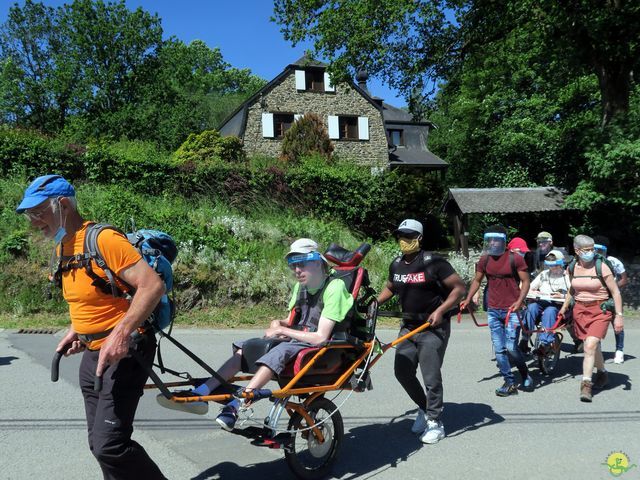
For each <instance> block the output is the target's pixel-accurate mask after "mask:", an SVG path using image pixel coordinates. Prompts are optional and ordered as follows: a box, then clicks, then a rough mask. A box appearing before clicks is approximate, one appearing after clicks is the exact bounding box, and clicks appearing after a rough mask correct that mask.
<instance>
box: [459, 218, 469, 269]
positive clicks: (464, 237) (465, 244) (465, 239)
mask: <svg viewBox="0 0 640 480" xmlns="http://www.w3.org/2000/svg"><path fill="white" fill-rule="evenodd" d="M461 224H462V228H461V230H462V232H461V233H462V234H461V239H460V243H462V254H463V255H464V256H465V258H469V228H468V222H467V215H466V214H463V215H462V219H461Z"/></svg>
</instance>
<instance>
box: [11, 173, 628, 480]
mask: <svg viewBox="0 0 640 480" xmlns="http://www.w3.org/2000/svg"><path fill="white" fill-rule="evenodd" d="M17 212H18V213H23V214H25V216H26V217H27V218H28V220H29V221H30V223H31V225H32V226H34V227H35V228H37V229H39V230H40V231H41V232H42V233H43V234H44V235H45V236H46V237H47V238H50V239H53V240H54V241H55V243H56V247H55V249H56V250H55V252H56V255H55V258H56V259H57V262H56V264H57V269H56V271H55V272H52V273H53V277H55V279H56V280H57V281H58V283H59V284H60V285H61V287H62V292H63V295H64V298H65V300H66V301H67V302H68V304H69V312H70V317H71V328H70V329H69V332H68V333H67V334H66V335H65V336H64V338H63V339H62V340H61V341H60V343H59V345H58V347H57V351H59V352H62V353H64V354H65V355H69V354H74V353H79V352H84V355H83V359H82V362H81V366H80V376H79V377H80V387H81V391H82V395H83V397H84V403H85V410H86V417H87V429H88V439H89V448H90V450H91V452H92V453H93V455H94V456H95V457H96V459H97V461H98V463H99V465H100V468H101V469H102V472H103V475H104V478H105V479H129V478H131V479H133V478H146V479H162V478H165V477H164V476H163V474H162V473H161V471H160V469H159V468H158V466H157V465H156V464H155V463H154V461H153V460H152V459H151V458H150V457H149V456H148V455H147V453H146V452H145V450H144V449H143V448H142V446H140V445H139V444H137V443H136V442H135V441H133V440H132V439H131V434H132V432H133V420H134V416H135V411H136V408H137V405H138V401H139V398H140V397H141V395H142V392H143V386H144V384H145V382H146V381H147V374H146V372H145V370H144V368H142V365H141V362H142V363H144V364H146V365H147V366H150V365H151V364H152V362H153V359H154V354H155V348H156V341H155V336H154V334H153V330H152V329H143V328H141V327H143V325H144V324H145V321H147V320H148V319H149V318H150V315H157V314H158V313H157V312H158V311H159V310H158V309H159V308H160V307H159V306H158V305H160V306H163V305H164V304H163V302H164V301H165V300H166V291H167V290H168V289H170V283H168V282H167V280H168V279H167V276H168V275H169V274H168V273H165V274H164V275H163V274H162V272H161V271H160V270H158V268H157V264H158V259H159V258H164V256H162V255H160V254H159V253H158V250H153V249H152V250H151V252H152V253H149V251H148V250H141V249H140V248H136V245H138V244H136V243H135V242H132V240H131V239H130V238H129V239H128V238H127V237H126V236H125V235H123V234H122V233H120V232H119V231H117V230H115V229H113V228H110V227H106V228H105V227H104V226H102V228H96V227H95V224H94V223H92V222H89V221H85V220H84V219H83V218H82V217H81V216H80V214H79V213H78V210H77V205H76V201H75V191H74V189H73V187H72V186H71V185H70V184H69V183H68V182H67V181H66V180H65V179H64V178H62V177H61V176H59V175H46V176H43V177H39V178H37V179H36V180H34V181H33V182H32V183H31V184H30V185H29V187H28V188H27V189H26V191H25V194H24V197H23V199H22V201H21V203H20V205H19V206H18V208H17ZM394 235H395V238H396V240H397V242H398V246H399V249H400V251H401V255H399V256H398V257H397V258H395V259H394V260H393V261H392V262H391V264H390V266H389V273H388V277H387V281H386V283H385V284H384V286H383V287H382V290H381V292H380V293H379V295H378V298H377V300H378V302H379V303H380V304H383V303H385V302H386V301H388V300H390V299H391V298H392V297H394V296H397V297H398V299H399V303H400V305H401V308H402V312H403V322H402V325H401V328H400V331H399V336H403V335H405V334H406V333H407V332H409V331H411V330H413V329H415V328H416V327H417V326H419V325H422V324H424V323H425V322H429V323H430V328H428V329H426V330H424V331H423V332H421V333H418V334H416V335H414V336H413V337H411V338H409V339H408V340H407V341H404V342H402V343H400V344H399V345H398V348H397V349H396V354H395V362H394V373H395V376H396V378H397V380H398V382H399V383H400V384H401V385H402V387H403V388H404V390H405V391H406V392H407V394H408V396H409V397H410V398H411V400H412V401H413V402H414V403H415V404H416V405H417V407H418V409H419V410H418V415H417V417H416V419H415V421H414V423H413V425H412V427H411V430H412V431H413V432H414V433H416V434H418V435H419V438H420V440H421V441H422V442H424V443H428V444H432V443H437V442H438V441H440V440H441V439H443V438H444V437H445V429H444V425H443V423H442V419H441V415H442V410H443V381H442V374H441V367H442V364H443V360H444V356H445V351H446V348H447V344H448V341H449V336H450V332H451V322H450V320H451V316H452V312H453V310H454V308H455V307H456V306H458V305H459V307H460V308H461V309H466V308H469V307H471V304H472V303H473V299H474V295H475V294H476V292H477V291H478V290H479V287H480V285H481V282H482V280H483V279H484V278H486V281H487V287H486V288H485V293H486V311H487V316H488V324H489V329H490V333H491V341H492V343H493V347H494V350H495V357H496V363H497V366H498V369H499V370H500V373H501V374H502V376H503V378H504V384H503V385H502V386H500V387H499V388H498V389H497V390H496V395H498V396H501V397H506V396H510V395H514V394H516V393H517V392H518V386H519V387H520V388H522V389H524V390H531V389H533V387H534V382H533V379H532V377H531V375H530V374H529V371H528V368H527V365H526V362H525V357H524V355H523V351H522V350H523V348H524V347H526V346H527V345H526V339H524V340H525V343H524V344H523V343H519V334H520V329H521V326H520V321H519V319H518V314H519V313H520V312H522V311H523V309H524V307H525V300H526V298H527V294H528V293H530V292H532V293H533V294H534V297H535V295H538V296H540V297H548V299H546V300H536V301H534V302H532V303H530V305H529V306H528V307H527V308H526V313H525V314H524V315H525V318H526V323H527V324H528V325H535V324H536V322H537V321H538V319H539V318H540V319H541V322H542V325H543V326H544V327H546V328H550V327H551V326H552V325H553V323H554V322H555V319H556V316H557V314H563V315H567V314H568V313H569V311H570V310H571V311H572V316H573V334H574V335H575V338H576V339H577V340H579V341H582V342H583V347H582V348H583V349H584V363H583V378H582V381H581V386H580V399H581V400H582V401H591V399H592V388H597V387H602V386H604V385H605V384H606V382H607V373H606V370H605V368H604V362H603V357H602V350H601V342H602V340H603V339H604V338H605V335H606V332H607V330H608V327H609V325H610V324H611V323H613V327H614V330H615V332H616V335H618V338H617V346H616V349H617V351H616V362H622V361H623V359H624V356H623V352H622V350H623V345H622V342H623V326H624V324H623V313H622V312H623V311H622V300H621V297H620V291H619V289H618V283H616V278H617V279H618V281H619V282H620V283H621V284H622V283H623V282H624V281H626V276H625V275H623V274H624V268H623V267H622V268H620V267H621V264H620V263H619V262H617V261H614V260H615V259H613V258H612V257H607V256H606V253H607V245H606V243H605V242H604V241H602V240H600V241H599V242H598V243H596V242H595V241H594V239H592V238H590V237H588V236H585V235H578V236H576V237H575V239H574V250H575V254H576V259H575V260H573V261H571V262H570V263H569V264H567V262H566V261H567V260H568V255H567V253H566V252H563V251H561V250H560V249H556V248H553V244H552V238H551V235H550V234H548V233H546V232H542V233H541V234H540V235H539V236H538V239H537V240H538V248H537V251H536V252H535V256H534V257H533V258H532V255H531V253H532V252H530V251H529V249H528V247H527V244H526V242H525V241H524V240H522V239H519V238H514V239H512V240H511V242H507V232H506V230H505V229H504V228H503V227H501V226H494V227H491V228H489V229H487V231H486V232H485V234H484V252H483V255H482V256H481V258H480V260H479V261H478V263H477V264H476V275H475V277H474V279H473V281H472V283H471V286H470V288H469V291H468V292H467V295H466V297H464V293H465V285H464V282H463V281H462V279H461V278H460V276H459V275H458V274H457V273H456V272H455V270H454V269H453V267H452V266H451V265H450V264H449V262H447V261H446V260H445V259H444V258H442V257H439V256H437V255H434V254H431V253H429V252H426V251H424V250H423V249H422V240H423V235H424V231H423V226H422V224H421V223H420V222H418V221H416V220H411V219H407V220H405V221H403V222H402V223H401V224H400V225H399V227H398V228H397V229H396V230H395V231H394ZM154 248H155V247H154ZM153 252H155V253H153ZM149 255H151V257H149ZM153 255H155V256H153ZM168 256H170V255H168ZM150 258H154V259H155V260H154V261H150ZM141 260H146V261H141ZM169 260H170V261H171V260H172V258H169ZM284 260H285V261H286V262H287V265H288V266H289V268H290V269H291V271H292V274H293V276H294V277H295V280H296V283H295V287H294V289H293V292H292V295H291V300H290V302H289V306H288V311H289V312H290V318H288V319H282V320H274V321H272V322H271V324H270V325H269V327H268V328H267V329H266V331H265V333H264V335H265V337H269V338H274V339H279V340H282V341H281V342H279V343H277V344H276V345H275V346H274V347H273V348H271V349H270V350H269V351H268V352H266V353H263V354H260V355H256V354H255V352H254V353H250V349H249V348H248V347H247V345H249V342H250V341H249V342H234V344H233V346H232V355H231V356H230V357H229V359H228V360H227V361H226V362H225V363H224V364H223V365H222V367H221V368H220V369H219V370H218V373H219V375H218V376H217V377H213V378H211V379H209V380H207V381H205V382H204V383H202V384H200V385H199V386H197V387H196V388H194V389H193V390H188V391H185V392H175V393H174V396H176V397H179V396H181V395H183V396H194V395H195V396H204V395H209V394H210V393H211V392H212V391H214V390H216V388H218V387H219V386H220V384H221V381H226V380H228V379H230V378H231V377H233V376H234V375H235V374H236V373H237V372H239V371H241V370H242V371H250V372H252V373H254V375H253V377H252V379H251V381H250V383H249V384H248V385H247V386H246V387H245V391H248V392H249V391H251V390H254V389H260V388H261V387H263V386H264V385H266V384H267V383H268V382H269V381H270V380H271V379H272V378H273V377H274V376H275V375H278V374H279V373H280V372H281V371H282V369H283V368H285V366H286V364H287V363H288V362H289V361H290V360H291V359H293V358H295V356H296V354H297V353H298V352H299V351H300V350H302V349H304V348H306V347H308V346H309V345H319V344H321V343H323V342H325V341H327V340H328V339H329V338H330V337H331V335H332V332H334V331H335V330H337V328H338V326H339V325H340V322H342V321H343V320H344V319H345V317H346V316H347V314H348V313H349V311H350V310H351V309H352V307H353V301H354V300H353V298H352V296H351V295H350V293H349V292H348V291H347V288H346V287H345V284H344V282H343V281H342V280H341V279H340V278H337V277H336V276H335V275H333V270H332V268H331V266H330V264H329V262H328V261H327V259H326V258H325V257H324V255H323V254H322V253H321V251H320V249H319V247H318V245H317V243H316V242H314V241H313V240H311V239H307V238H301V239H298V240H296V241H295V242H293V243H292V244H291V245H290V248H289V252H288V253H287V254H286V256H285V259H284ZM527 260H529V261H528V262H527ZM616 265H618V266H616ZM531 273H535V274H536V275H535V278H534V279H533V282H532V281H531ZM507 315H509V319H508V320H507V321H506V322H505V319H506V316H507ZM132 334H133V335H134V336H136V335H137V338H138V339H137V342H136V345H135V349H136V352H137V353H136V360H135V361H134V359H133V358H132V357H131V355H129V353H130V348H131V345H130V342H131V337H132ZM553 341H554V337H553V335H548V336H546V337H544V336H543V337H541V341H540V345H539V347H538V348H541V349H544V348H549V345H550V344H551V343H552V342H553ZM618 342H620V343H618ZM512 363H513V364H515V367H516V369H517V370H518V372H519V375H520V382H517V381H516V377H515V375H514V373H513V372H512ZM418 366H419V367H420V371H421V376H422V384H423V385H424V386H423V385H421V383H420V380H419V379H418V377H417V369H418ZM594 367H595V369H596V372H595V375H594V372H593V370H594ZM96 377H99V378H100V379H102V378H104V383H103V385H102V389H101V390H100V391H96V390H95V389H94V388H93V387H94V384H95V381H96ZM158 402H159V403H160V404H161V405H163V406H165V407H168V408H173V409H178V410H183V411H189V412H192V413H199V414H203V413H206V412H207V410H208V403H207V402H189V403H178V402H174V401H172V400H170V399H167V398H166V397H164V396H162V395H159V396H158ZM244 407H246V403H244V402H243V400H240V399H237V400H233V401H231V402H230V403H228V404H227V405H225V406H224V407H223V408H222V410H221V412H220V414H219V415H218V416H217V418H216V421H217V423H218V424H219V425H220V426H221V427H222V428H223V429H225V430H233V428H234V426H235V423H236V420H237V418H238V412H239V411H241V410H242V408H244Z"/></svg>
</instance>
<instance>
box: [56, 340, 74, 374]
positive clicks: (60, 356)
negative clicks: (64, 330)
mask: <svg viewBox="0 0 640 480" xmlns="http://www.w3.org/2000/svg"><path fill="white" fill-rule="evenodd" d="M70 348H71V342H69V343H67V344H65V345H64V346H63V347H62V350H60V351H59V352H56V353H54V354H53V360H51V381H52V382H57V381H58V378H59V373H60V359H61V358H62V356H63V355H64V354H65V353H67V351H68V350H69V349H70Z"/></svg>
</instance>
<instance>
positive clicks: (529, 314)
mask: <svg viewBox="0 0 640 480" xmlns="http://www.w3.org/2000/svg"><path fill="white" fill-rule="evenodd" d="M544 265H545V267H546V270H543V271H542V272H540V273H539V274H538V275H537V276H536V278H534V279H533V281H532V282H531V286H530V287H529V296H537V297H549V298H552V299H553V300H542V299H537V300H535V301H533V302H531V303H529V305H527V310H526V313H525V321H526V324H527V328H528V329H529V330H533V329H534V328H535V324H536V322H537V321H538V319H539V318H540V317H542V326H543V327H544V328H551V327H553V325H554V324H555V322H556V317H557V315H558V311H559V310H560V307H561V306H562V304H563V303H564V299H565V296H566V295H567V292H568V291H569V287H570V286H571V280H570V279H569V273H568V272H566V271H565V261H564V254H563V253H562V252H561V251H560V250H551V251H550V252H549V253H548V254H547V256H546V257H545V260H544ZM554 300H555V301H554ZM523 336H524V335H523ZM554 338H555V336H554V334H553V332H545V333H541V334H540V345H539V347H538V349H539V354H541V355H544V354H546V352H547V350H548V349H549V347H550V345H551V344H552V342H553V341H554Z"/></svg>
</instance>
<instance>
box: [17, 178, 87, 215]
mask: <svg viewBox="0 0 640 480" xmlns="http://www.w3.org/2000/svg"><path fill="white" fill-rule="evenodd" d="M75 196H76V191H75V190H74V188H73V185H71V184H70V183H69V182H67V181H66V180H65V179H64V178H62V177H61V176H60V175H43V176H42V177H38V178H36V179H35V180H34V181H33V182H31V185H29V186H28V187H27V189H26V190H25V191H24V196H23V197H22V201H21V202H20V205H18V208H16V212H17V213H24V211H25V210H28V209H30V208H33V207H37V206H38V205H40V204H41V203H42V202H44V201H45V200H47V199H48V198H56V197H75Z"/></svg>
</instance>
